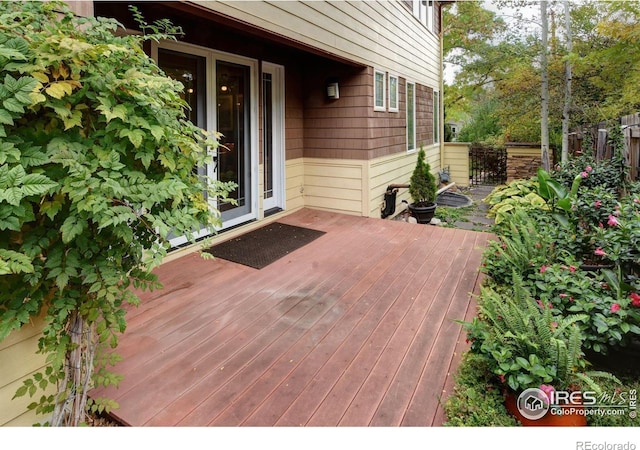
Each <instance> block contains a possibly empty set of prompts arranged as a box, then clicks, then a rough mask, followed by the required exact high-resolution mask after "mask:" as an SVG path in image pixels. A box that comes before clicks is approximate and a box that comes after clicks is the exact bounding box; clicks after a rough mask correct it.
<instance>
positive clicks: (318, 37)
mask: <svg viewBox="0 0 640 450" xmlns="http://www.w3.org/2000/svg"><path fill="white" fill-rule="evenodd" d="M192 3H195V4H198V5H200V6H202V7H204V8H207V9H210V10H215V11H217V12H220V13H222V14H226V15H228V16H231V17H234V18H237V19H238V20H240V21H242V22H245V23H247V24H250V25H253V26H256V27H259V28H262V29H265V30H269V31H270V32H272V33H275V34H278V35H281V36H286V37H288V38H290V39H292V40H294V41H298V42H301V43H303V44H306V45H309V46H311V47H314V48H317V49H319V50H322V51H325V52H328V53H330V54H334V55H337V56H340V57H342V58H346V59H349V60H352V61H354V62H357V63H360V64H363V65H367V66H373V67H378V68H380V69H385V70H388V71H392V72H396V73H398V74H400V75H401V76H407V77H410V78H412V79H415V80H416V81H418V82H420V83H422V84H425V85H428V86H439V84H440V67H439V63H438V61H439V59H440V44H439V39H438V36H437V35H435V34H434V33H431V32H430V31H428V30H427V29H426V28H425V27H424V26H423V25H421V24H420V23H419V21H418V20H417V19H416V18H415V17H413V15H412V14H411V12H410V11H409V10H408V9H407V8H406V7H405V6H404V5H403V4H402V3H401V2H389V1H376V2H373V1H354V2H348V1H333V2H327V1H310V2H300V1H286V2H283V1H277V2H267V1H260V2H244V1H234V2H208V1H197V2H192Z"/></svg>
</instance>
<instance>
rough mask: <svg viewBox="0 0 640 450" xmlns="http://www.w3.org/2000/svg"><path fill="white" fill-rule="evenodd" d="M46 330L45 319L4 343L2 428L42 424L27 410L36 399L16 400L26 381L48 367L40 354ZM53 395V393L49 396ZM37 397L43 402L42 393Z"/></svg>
mask: <svg viewBox="0 0 640 450" xmlns="http://www.w3.org/2000/svg"><path fill="white" fill-rule="evenodd" d="M43 326H44V322H43V320H42V319H41V318H38V319H35V320H34V321H33V323H31V324H27V325H25V326H23V327H22V328H21V329H20V330H18V331H14V332H12V333H11V334H10V335H9V336H8V337H7V338H6V339H4V340H3V341H1V342H0V367H1V368H2V370H1V371H0V426H31V425H33V424H35V423H37V422H39V421H41V420H42V417H41V416H40V417H39V416H36V414H35V412H33V411H29V410H28V409H27V405H29V404H30V403H32V402H33V401H34V398H31V397H29V395H25V396H23V397H19V398H16V399H15V400H12V398H13V396H14V395H15V393H16V390H17V389H18V388H19V387H20V386H22V381H23V380H25V379H26V378H27V377H29V376H31V375H32V374H33V373H35V372H38V371H40V370H42V369H43V367H44V366H45V356H44V355H39V354H36V352H37V350H38V339H40V335H41V334H40V333H41V330H42V327H43ZM52 393H53V392H51V390H50V389H49V390H48V391H47V392H46V394H47V395H48V394H52ZM36 395H37V396H38V398H39V397H40V396H41V395H42V391H39V392H37V394H36Z"/></svg>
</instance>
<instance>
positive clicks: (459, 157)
mask: <svg viewBox="0 0 640 450" xmlns="http://www.w3.org/2000/svg"><path fill="white" fill-rule="evenodd" d="M442 166H443V167H445V168H446V167H449V174H450V175H451V181H454V182H455V183H456V185H458V186H469V144H468V143H466V142H447V143H445V144H444V162H443V164H442Z"/></svg>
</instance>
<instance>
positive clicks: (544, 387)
mask: <svg viewBox="0 0 640 450" xmlns="http://www.w3.org/2000/svg"><path fill="white" fill-rule="evenodd" d="M540 390H541V391H542V392H543V393H544V395H545V396H546V397H547V398H546V399H545V398H541V399H540V400H542V401H545V402H547V403H550V402H551V397H552V396H553V392H554V391H555V389H554V388H553V386H551V385H550V384H541V385H540Z"/></svg>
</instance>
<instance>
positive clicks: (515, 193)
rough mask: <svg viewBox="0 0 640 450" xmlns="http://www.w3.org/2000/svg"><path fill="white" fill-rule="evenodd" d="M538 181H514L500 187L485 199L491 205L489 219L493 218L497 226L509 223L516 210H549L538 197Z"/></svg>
mask: <svg viewBox="0 0 640 450" xmlns="http://www.w3.org/2000/svg"><path fill="white" fill-rule="evenodd" d="M537 192H538V181H537V180H536V179H533V178H532V179H528V180H514V181H512V182H511V183H509V184H508V185H505V186H498V187H497V188H495V189H494V190H493V191H492V192H491V194H489V195H488V196H487V197H485V199H484V202H485V203H488V204H489V212H488V213H487V216H488V217H492V218H493V219H494V222H495V224H496V225H500V224H502V223H506V222H509V220H510V217H511V214H512V213H513V212H514V211H515V210H516V209H525V210H547V209H548V206H547V204H546V202H545V201H544V199H543V198H542V197H540V195H538V193H537Z"/></svg>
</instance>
